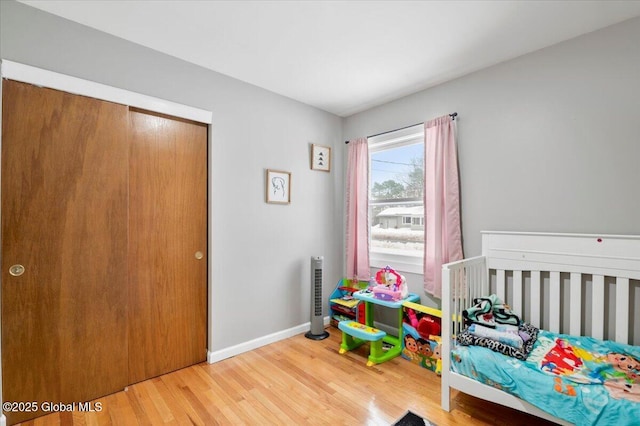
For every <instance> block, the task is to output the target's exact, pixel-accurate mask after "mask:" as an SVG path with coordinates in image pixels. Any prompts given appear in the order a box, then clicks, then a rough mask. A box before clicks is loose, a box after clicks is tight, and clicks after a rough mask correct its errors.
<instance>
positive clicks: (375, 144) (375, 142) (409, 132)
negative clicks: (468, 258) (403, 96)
mask: <svg viewBox="0 0 640 426" xmlns="http://www.w3.org/2000/svg"><path fill="white" fill-rule="evenodd" d="M367 142H368V146H369V165H371V154H373V153H376V152H380V151H384V150H387V149H390V148H399V147H402V146H407V145H413V144H416V143H424V125H422V124H418V125H416V126H411V127H407V128H404V129H401V130H396V131H393V132H389V133H385V134H382V135H378V136H373V137H370V138H368V139H367ZM367 208H369V206H367ZM371 219H372V218H371V217H370V218H369V229H371ZM369 238H371V236H369ZM423 258H424V255H423V254H419V255H416V256H410V255H401V254H397V253H390V252H385V250H384V249H376V250H375V251H373V250H371V249H369V264H370V266H371V268H384V267H385V266H387V265H390V266H392V267H393V268H394V269H395V270H397V271H400V272H407V273H412V274H423V273H424V268H423Z"/></svg>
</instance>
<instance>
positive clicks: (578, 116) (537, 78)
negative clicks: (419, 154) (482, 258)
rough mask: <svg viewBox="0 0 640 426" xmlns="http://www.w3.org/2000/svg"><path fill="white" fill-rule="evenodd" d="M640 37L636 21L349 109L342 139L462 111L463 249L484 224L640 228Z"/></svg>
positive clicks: (471, 250) (472, 248)
mask: <svg viewBox="0 0 640 426" xmlns="http://www.w3.org/2000/svg"><path fill="white" fill-rule="evenodd" d="M638 40H640V18H636V19H633V20H629V21H626V22H623V23H621V24H618V25H615V26H612V27H609V28H605V29H603V30H600V31H597V32H593V33H590V34H587V35H584V36H581V37H578V38H575V39H573V40H569V41H567V42H563V43H561V44H558V45H555V46H552V47H549V48H546V49H542V50H539V51H537V52H534V53H531V54H528V55H524V56H521V57H519V58H516V59H514V60H511V61H508V62H504V63H501V64H499V65H496V66H493V67H491V68H488V69H485V70H482V71H479V72H475V73H473V74H470V75H468V76H465V77H463V78H460V79H457V80H454V81H451V82H449V83H445V84H442V85H439V86H437V87H434V88H431V89H428V90H425V91H422V92H419V93H416V94H413V95H411V96H407V97H405V98H402V99H400V100H397V101H394V102H390V103H388V104H385V105H383V106H380V107H377V108H373V109H370V110H368V111H365V112H362V113H359V114H355V115H353V116H350V117H348V118H346V119H345V125H344V138H345V140H347V139H352V138H354V137H358V136H367V135H372V134H376V133H380V132H384V131H388V130H392V129H396V128H400V127H404V126H407V125H411V124H415V123H420V122H423V121H425V120H428V119H431V118H435V117H438V116H441V115H444V114H448V113H451V112H454V111H457V112H458V113H459V119H458V136H459V139H458V148H459V160H460V177H461V203H462V229H463V239H464V241H463V243H464V251H465V256H467V257H470V256H475V255H479V254H480V245H481V241H480V231H481V230H519V231H551V232H584V233H610V234H640V220H638V217H639V216H638V215H639V212H640V167H639V161H640V49H638ZM412 290H415V287H414V288H412ZM422 294H424V293H422ZM424 300H427V299H425V298H424V297H423V301H424ZM431 302H432V301H429V302H428V303H431Z"/></svg>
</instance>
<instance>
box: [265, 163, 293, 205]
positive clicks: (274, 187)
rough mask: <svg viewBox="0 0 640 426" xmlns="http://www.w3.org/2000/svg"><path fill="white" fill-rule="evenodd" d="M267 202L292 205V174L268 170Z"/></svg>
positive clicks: (266, 184)
mask: <svg viewBox="0 0 640 426" xmlns="http://www.w3.org/2000/svg"><path fill="white" fill-rule="evenodd" d="M265 191H266V201H267V203H271V204H290V203H291V172H285V171H282V170H272V169H267V174H266V182H265Z"/></svg>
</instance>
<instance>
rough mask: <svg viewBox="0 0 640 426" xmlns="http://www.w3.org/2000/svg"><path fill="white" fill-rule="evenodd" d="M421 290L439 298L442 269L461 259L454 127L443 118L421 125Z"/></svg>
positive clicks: (458, 189) (450, 119) (451, 122)
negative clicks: (422, 186)
mask: <svg viewBox="0 0 640 426" xmlns="http://www.w3.org/2000/svg"><path fill="white" fill-rule="evenodd" d="M424 150H425V151H424V182H425V191H424V210H425V212H424V231H425V238H424V243H425V244H424V290H425V291H426V292H427V293H430V294H432V295H433V296H435V297H438V298H440V297H441V295H442V265H443V264H445V263H448V262H453V261H456V260H460V259H462V237H461V231H460V186H459V182H458V159H457V154H456V141H455V123H454V121H453V119H452V118H451V117H450V116H448V115H446V116H443V117H439V118H436V119H434V120H431V121H428V122H426V123H425V124H424Z"/></svg>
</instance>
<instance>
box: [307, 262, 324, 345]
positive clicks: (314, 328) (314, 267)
mask: <svg viewBox="0 0 640 426" xmlns="http://www.w3.org/2000/svg"><path fill="white" fill-rule="evenodd" d="M323 263H324V258H323V257H322V256H311V330H309V331H308V332H307V333H306V334H305V337H307V338H309V339H313V340H322V339H326V338H327V337H329V333H328V332H327V331H326V330H325V329H324V317H323V315H322V266H323Z"/></svg>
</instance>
